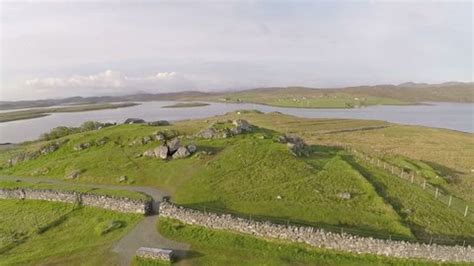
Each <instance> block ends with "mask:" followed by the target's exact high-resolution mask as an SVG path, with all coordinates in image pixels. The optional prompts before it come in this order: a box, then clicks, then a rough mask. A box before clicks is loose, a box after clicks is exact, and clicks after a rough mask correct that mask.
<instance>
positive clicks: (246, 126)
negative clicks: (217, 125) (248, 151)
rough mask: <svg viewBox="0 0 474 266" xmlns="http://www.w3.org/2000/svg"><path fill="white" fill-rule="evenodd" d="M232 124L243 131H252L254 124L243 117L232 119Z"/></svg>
mask: <svg viewBox="0 0 474 266" xmlns="http://www.w3.org/2000/svg"><path fill="white" fill-rule="evenodd" d="M232 124H233V125H234V126H235V127H236V128H240V129H241V130H242V131H247V132H248V131H252V125H251V124H250V123H249V122H247V120H243V119H236V120H234V121H232Z"/></svg>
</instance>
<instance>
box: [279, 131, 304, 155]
mask: <svg viewBox="0 0 474 266" xmlns="http://www.w3.org/2000/svg"><path fill="white" fill-rule="evenodd" d="M278 141H279V142H280V143H286V146H287V147H288V149H290V151H291V152H293V153H294V154H295V155H296V156H303V155H304V156H308V155H309V149H308V145H306V143H305V142H304V140H303V139H302V138H300V137H298V136H295V135H282V136H279V137H278Z"/></svg>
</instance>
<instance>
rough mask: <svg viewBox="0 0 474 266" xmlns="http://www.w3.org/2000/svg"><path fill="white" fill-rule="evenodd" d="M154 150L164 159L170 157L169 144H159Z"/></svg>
mask: <svg viewBox="0 0 474 266" xmlns="http://www.w3.org/2000/svg"><path fill="white" fill-rule="evenodd" d="M153 152H154V153H155V156H156V158H160V159H163V160H166V159H167V158H168V153H169V150H168V146H164V145H161V146H158V147H156V148H155V149H154V150H153Z"/></svg>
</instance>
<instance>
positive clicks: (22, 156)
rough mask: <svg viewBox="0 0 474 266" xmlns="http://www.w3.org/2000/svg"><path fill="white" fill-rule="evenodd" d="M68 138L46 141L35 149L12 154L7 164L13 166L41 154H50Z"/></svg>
mask: <svg viewBox="0 0 474 266" xmlns="http://www.w3.org/2000/svg"><path fill="white" fill-rule="evenodd" d="M68 141H69V139H64V140H60V141H56V142H51V143H48V144H46V145H44V146H42V147H40V148H39V149H38V150H36V151H26V152H21V153H19V154H16V155H14V156H13V157H11V158H10V159H8V161H7V163H8V166H10V167H11V166H14V165H16V164H18V163H21V162H25V161H29V160H34V159H36V158H38V157H39V156H41V155H46V154H50V153H52V152H55V151H57V150H58V149H59V148H60V147H61V146H62V145H63V144H65V143H67V142H68Z"/></svg>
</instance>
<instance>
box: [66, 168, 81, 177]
mask: <svg viewBox="0 0 474 266" xmlns="http://www.w3.org/2000/svg"><path fill="white" fill-rule="evenodd" d="M81 173H82V171H81V170H77V169H75V170H71V171H70V172H69V173H68V174H67V175H66V177H65V178H66V179H76V178H78V177H79V176H80V175H81Z"/></svg>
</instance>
